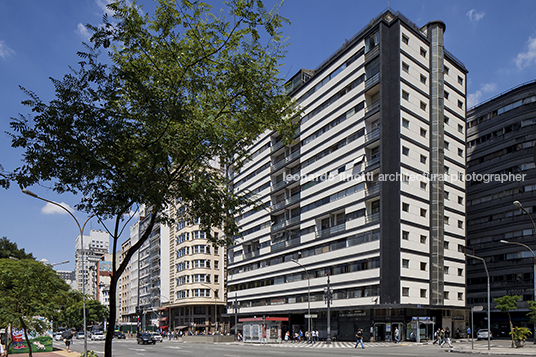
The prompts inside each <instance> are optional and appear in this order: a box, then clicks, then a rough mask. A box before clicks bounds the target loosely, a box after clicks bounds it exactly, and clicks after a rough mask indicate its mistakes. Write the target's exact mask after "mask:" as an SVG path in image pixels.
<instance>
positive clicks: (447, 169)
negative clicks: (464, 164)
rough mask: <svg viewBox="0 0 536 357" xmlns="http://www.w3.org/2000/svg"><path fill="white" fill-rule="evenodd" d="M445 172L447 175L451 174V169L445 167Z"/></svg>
mask: <svg viewBox="0 0 536 357" xmlns="http://www.w3.org/2000/svg"><path fill="white" fill-rule="evenodd" d="M444 171H445V174H447V175H448V174H449V167H448V166H444Z"/></svg>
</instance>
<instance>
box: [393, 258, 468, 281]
mask: <svg viewBox="0 0 536 357" xmlns="http://www.w3.org/2000/svg"><path fill="white" fill-rule="evenodd" d="M409 267H410V261H409V259H402V268H404V269H409ZM419 267H420V270H422V271H427V268H428V263H427V262H419ZM449 271H450V269H449V267H448V266H444V267H443V272H444V274H445V275H449ZM458 276H461V277H463V268H458Z"/></svg>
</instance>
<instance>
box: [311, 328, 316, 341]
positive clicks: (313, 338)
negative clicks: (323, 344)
mask: <svg viewBox="0 0 536 357" xmlns="http://www.w3.org/2000/svg"><path fill="white" fill-rule="evenodd" d="M315 342H316V331H315V330H311V343H315Z"/></svg>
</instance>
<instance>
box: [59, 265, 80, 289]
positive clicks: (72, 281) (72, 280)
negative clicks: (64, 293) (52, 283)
mask: <svg viewBox="0 0 536 357" xmlns="http://www.w3.org/2000/svg"><path fill="white" fill-rule="evenodd" d="M56 273H58V275H59V277H60V278H62V279H63V280H64V281H65V282H66V283H67V284H68V285H69V286H70V287H71V289H76V276H75V273H74V270H73V271H65V270H56Z"/></svg>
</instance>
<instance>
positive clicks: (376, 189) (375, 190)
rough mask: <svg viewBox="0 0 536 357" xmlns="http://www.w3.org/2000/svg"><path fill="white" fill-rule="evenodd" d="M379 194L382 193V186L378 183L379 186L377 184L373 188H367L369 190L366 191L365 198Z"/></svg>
mask: <svg viewBox="0 0 536 357" xmlns="http://www.w3.org/2000/svg"><path fill="white" fill-rule="evenodd" d="M378 192H380V184H379V183H377V184H375V185H373V186H370V187H367V189H366V191H365V196H371V195H375V194H377V193H378Z"/></svg>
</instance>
